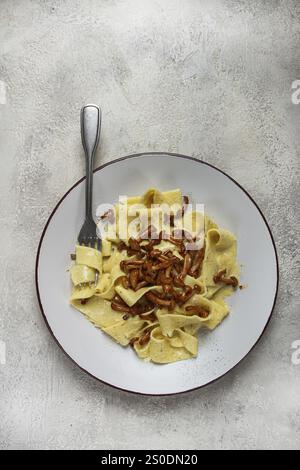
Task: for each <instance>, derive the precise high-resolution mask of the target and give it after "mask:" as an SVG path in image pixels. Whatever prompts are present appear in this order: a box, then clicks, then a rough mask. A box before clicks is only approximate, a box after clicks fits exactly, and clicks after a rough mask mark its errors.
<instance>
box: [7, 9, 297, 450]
mask: <svg viewBox="0 0 300 470" xmlns="http://www.w3.org/2000/svg"><path fill="white" fill-rule="evenodd" d="M299 40H300V4H299V2H298V1H297V0H285V1H283V0H282V1H279V0H273V1H271V0H266V1H263V2H260V1H258V0H255V1H251V2H248V1H245V0H239V1H231V0H230V1H225V0H206V1H204V0H185V1H182V0H163V1H160V2H159V1H154V0H139V1H138V2H137V1H136V0H86V1H84V2H83V1H79V0H72V1H71V0H63V1H60V0H31V1H26V0H14V1H11V0H1V2H0V81H1V93H2V94H1V100H0V157H1V158H0V182H1V186H0V188H1V189H0V191H1V225H0V235H1V254H0V257H1V281H2V282H1V285H0V302H1V310H0V341H1V351H2V352H3V351H5V350H6V361H4V360H3V357H1V363H0V390H1V395H0V447H1V448H3V449H5V448H9V449H13V448H17V449H20V448H25V449H29V448H34V449H39V448H50V449H54V448H59V449H68V448H86V449H125V448H133V449H139V448H145V447H146V448H148V449H151V448H162V449H176V448H177V449H193V448H197V449H198V448H199V449H204V448H226V449H235V448H244V449H247V448H250V449H257V448H266V449H279V448H286V449H295V448H299V447H300V365H298V366H297V365H294V364H293V363H292V361H291V356H292V352H293V350H292V348H291V345H292V343H293V342H294V341H296V340H299V339H300V296H299V290H300V283H299V264H300V256H299V244H298V238H297V233H298V234H299V228H300V224H299V207H298V206H299V194H300V184H299V166H300V165H299V154H300V137H299V128H300V105H295V104H293V103H292V100H291V95H292V88H291V86H292V83H293V82H294V81H295V80H297V79H300V65H299V64H300V61H299V58H300V57H299V56H300V47H299ZM3 90H4V91H3ZM87 102H95V103H98V104H100V105H101V107H102V109H103V127H102V138H101V147H100V149H99V152H98V156H97V164H100V163H102V162H107V161H109V160H112V159H114V158H116V157H119V156H122V155H126V154H130V153H136V152H140V151H152V150H163V151H174V152H179V153H185V154H188V155H192V156H196V157H199V158H201V159H204V160H206V161H208V162H210V163H212V164H215V165H217V166H219V167H220V168H221V169H223V170H225V171H226V172H228V173H229V174H230V175H232V176H233V177H234V178H235V179H237V180H238V181H239V182H240V183H241V184H242V185H243V186H244V187H245V188H246V189H247V190H248V191H249V192H250V193H251V194H252V195H253V197H254V198H255V199H256V201H257V202H258V204H259V205H260V207H261V208H262V210H263V212H264V213H265V215H266V217H267V219H268V221H269V223H270V226H271V228H272V230H273V234H274V237H275V241H276V244H277V248H278V254H279V260H280V270H281V284H280V291H279V297H278V302H277V306H276V309H275V311H274V316H273V319H272V321H271V323H270V325H269V327H268V329H267V331H266V333H265V335H264V337H263V338H262V340H261V341H260V343H259V345H258V346H257V347H256V348H255V349H254V351H253V352H252V353H251V354H250V355H249V356H248V357H247V358H246V359H245V360H244V361H243V363H242V364H240V365H239V366H238V367H237V368H236V369H234V370H233V371H232V372H231V373H229V374H228V375H227V376H226V377H225V378H223V379H222V380H220V381H218V382H216V383H214V384H213V385H211V386H209V387H207V388H205V389H202V390H199V391H196V392H192V393H188V394H186V395H182V396H178V397H165V398H151V397H142V396H133V395H130V394H126V393H123V392H119V391H116V390H114V389H111V388H109V387H108V386H105V385H102V384H101V383H99V382H97V381H96V380H94V379H92V378H90V377H89V376H87V375H85V374H84V373H83V372H81V371H80V370H79V369H78V368H77V367H76V366H75V365H73V364H72V362H71V361H70V360H69V359H68V358H67V357H66V356H65V355H64V354H63V353H62V352H61V350H60V349H59V348H58V347H57V345H56V344H55V342H54V340H53V338H52V337H51V336H50V334H49V332H48V330H47V328H46V326H45V324H44V321H43V319H42V316H41V314H40V312H39V308H38V304H37V299H36V293H35V285H34V264H35V253H36V249H37V244H38V241H39V237H40V235H41V231H42V229H43V226H44V224H45V222H46V220H47V218H48V216H49V214H50V212H51V211H52V209H53V207H54V205H55V204H56V202H57V201H58V200H59V198H60V197H61V195H62V194H63V193H64V192H65V191H66V189H68V188H69V187H70V186H71V185H72V184H73V183H74V182H75V181H76V180H77V179H78V178H79V177H81V176H82V174H83V171H84V161H83V157H82V150H81V143H80V134H79V123H78V119H79V110H80V107H81V106H82V104H84V103H87ZM253 255H254V256H255V254H253ZM257 301H258V302H259V299H257ZM253 308H254V309H255V305H253ZM4 342H5V345H6V348H5V347H4V345H3V343H4ZM2 356H3V354H2ZM3 362H6V363H5V364H3Z"/></svg>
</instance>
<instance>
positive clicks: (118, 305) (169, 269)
mask: <svg viewBox="0 0 300 470" xmlns="http://www.w3.org/2000/svg"><path fill="white" fill-rule="evenodd" d="M189 208H190V205H189V200H188V198H187V197H186V196H182V194H181V191H180V190H179V189H175V190H171V191H166V192H160V191H158V190H157V189H154V188H151V189H149V190H148V191H146V193H145V194H144V195H142V196H137V197H131V198H128V199H127V200H126V204H125V203H123V202H119V203H118V204H116V205H115V206H114V207H113V209H110V210H109V211H107V212H106V213H105V214H103V215H102V217H101V220H100V224H101V235H102V250H101V252H100V251H98V250H96V249H94V248H92V247H88V246H79V245H77V246H76V250H75V254H74V255H72V259H73V261H74V263H73V265H72V266H71V268H70V276H71V281H72V285H73V288H72V294H71V298H70V302H71V304H72V305H73V306H74V307H75V308H76V309H77V310H79V311H80V312H82V313H83V314H84V315H85V316H86V318H87V319H88V320H89V321H90V322H92V323H93V324H94V325H95V326H96V327H99V328H101V330H102V331H104V332H105V333H106V334H108V335H109V336H111V337H112V338H113V339H114V340H115V341H116V342H117V343H119V344H120V345H122V346H128V345H130V346H132V347H133V348H134V350H135V352H136V353H137V355H138V356H139V357H140V358H141V359H144V360H148V361H152V362H155V363H161V364H164V363H170V362H175V361H179V360H183V359H190V358H193V357H196V356H197V353H198V336H197V333H198V330H199V329H200V328H207V329H209V330H213V329H214V328H216V326H218V325H219V324H220V323H221V322H222V320H223V319H224V318H225V317H226V316H227V315H228V313H229V307H228V305H227V304H226V303H225V298H226V297H227V296H230V295H232V294H233V293H234V291H235V290H236V289H237V287H238V285H239V267H238V264H237V261H236V252H237V242H236V238H235V236H234V235H233V234H232V233H231V232H229V231H228V230H225V229H222V228H219V227H218V226H217V224H216V223H215V222H214V221H213V220H212V219H210V218H209V217H208V216H207V215H204V213H203V212H202V211H200V212H199V211H194V210H189ZM124 217H125V218H124ZM149 220H150V222H149ZM124 221H125V222H124ZM112 225H113V226H114V231H112V230H111V227H112Z"/></svg>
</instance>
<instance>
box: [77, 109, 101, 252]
mask: <svg viewBox="0 0 300 470" xmlns="http://www.w3.org/2000/svg"><path fill="white" fill-rule="evenodd" d="M80 124H81V139H82V145H83V148H84V153H85V161H86V182H85V221H84V224H83V226H82V227H81V230H80V232H79V235H78V243H79V244H80V245H86V246H91V247H92V248H98V250H101V247H102V241H101V238H99V237H98V235H97V225H96V224H95V221H94V219H93V214H92V202H93V167H94V157H95V153H96V149H97V146H98V142H99V137H100V129H101V109H100V108H99V106H96V105H95V104H87V105H86V106H83V108H82V109H81V113H80Z"/></svg>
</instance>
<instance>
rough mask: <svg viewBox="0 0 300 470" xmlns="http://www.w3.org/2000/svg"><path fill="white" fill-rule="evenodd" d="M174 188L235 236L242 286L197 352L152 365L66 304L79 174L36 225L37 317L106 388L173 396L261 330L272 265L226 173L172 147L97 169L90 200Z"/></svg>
mask: <svg viewBox="0 0 300 470" xmlns="http://www.w3.org/2000/svg"><path fill="white" fill-rule="evenodd" d="M150 186H156V187H157V188H159V189H161V190H167V189H171V188H176V187H179V188H181V189H182V192H183V194H187V195H189V196H191V198H192V199H193V200H194V201H195V202H198V203H204V204H205V210H206V212H207V213H208V214H209V215H211V216H212V217H213V218H215V220H216V221H217V222H218V224H220V226H221V227H224V228H228V229H229V230H231V231H232V232H233V233H235V234H236V236H237V239H238V260H239V262H240V264H241V265H242V266H243V267H242V279H241V281H242V283H243V284H246V285H247V288H245V289H243V290H241V291H238V292H237V293H236V295H234V296H232V297H231V298H230V301H229V303H230V307H231V313H230V315H229V316H228V317H227V318H226V319H225V320H224V321H223V322H222V324H221V325H220V326H219V327H218V328H216V329H215V330H214V331H212V332H203V333H200V338H199V355H198V357H197V358H196V359H191V360H188V361H181V362H176V363H173V364H166V365H156V364H151V363H146V362H143V361H142V360H140V359H139V358H138V357H137V355H136V354H135V353H134V351H133V350H132V349H131V348H129V347H128V348H123V347H121V346H119V345H118V344H117V343H115V342H114V341H113V340H112V339H111V338H110V337H108V336H106V335H105V334H104V333H102V332H101V331H100V330H98V329H96V328H95V327H94V326H93V325H92V324H90V323H89V322H88V321H87V320H86V319H85V318H84V317H83V316H82V314H80V312H78V311H76V310H74V309H73V308H72V307H71V306H70V305H69V301H68V299H69V294H70V280H69V273H68V272H67V268H68V266H69V264H70V253H72V252H73V251H74V245H75V244H76V239H77V234H78V233H79V230H80V227H81V225H82V221H83V217H84V180H83V179H82V180H80V181H78V182H77V183H76V184H75V185H74V186H73V187H72V188H71V189H70V190H69V191H68V192H67V193H66V194H65V195H64V196H63V198H62V199H61V200H60V202H59V203H58V205H57V206H56V207H55V209H54V211H53V212H52V214H51V216H50V218H49V220H48V222H47V224H46V226H45V229H44V231H43V234H42V237H41V240H40V244H39V248H38V254H37V260H36V285H37V293H38V299H39V303H40V307H41V310H42V313H43V315H44V318H45V321H46V323H47V325H48V327H49V329H50V331H51V332H52V334H53V335H54V337H55V338H56V340H57V342H58V343H59V345H60V346H61V347H62V349H63V350H64V351H65V353H66V354H67V355H68V356H69V357H70V358H72V359H73V361H75V362H76V363H77V364H78V365H79V366H80V367H81V368H82V369H84V370H85V371H86V372H88V373H89V374H91V375H92V376H94V377H96V378H97V379H99V380H101V381H103V382H105V383H107V384H109V385H112V386H114V387H117V388H120V389H123V390H127V391H130V392H136V393H143V394H153V395H161V394H175V393H180V392H185V391H188V390H192V389H195V388H198V387H201V386H203V385H206V384H208V383H210V382H212V381H214V380H216V379H218V378H219V377H221V376H222V375H224V374H225V373H226V372H228V371H229V370H230V369H232V368H233V367H234V366H235V365H236V364H238V363H239V362H240V361H241V360H242V359H243V358H244V357H245V356H246V355H247V354H248V353H249V351H250V350H251V349H252V348H253V346H254V345H255V344H256V342H257V341H258V339H259V338H260V336H261V335H262V333H263V331H264V329H265V327H266V325H267V323H268V321H269V319H270V316H271V314H272V310H273V307H274V304H275V299H276V294H277V285H278V262H277V255H276V249H275V245H274V241H273V238H272V235H271V232H270V229H269V227H268V225H267V222H266V220H265V219H264V217H263V215H262V213H261V211H260V210H259V208H258V207H257V205H256V204H255V202H254V201H253V200H252V199H251V197H250V196H249V195H248V194H247V193H246V191H245V190H244V189H243V188H241V186H239V185H238V183H236V182H235V181H234V180H233V179H232V178H230V177H229V176H227V175H226V174H224V173H223V172H221V171H220V170H218V169H217V168H215V167H212V166H211V165H208V164H207V163H204V162H201V161H199V160H196V159H193V158H190V157H186V156H181V155H170V154H158V153H157V154H153V153H152V154H143V155H133V156H130V157H125V158H121V159H119V160H116V161H113V162H111V163H108V164H106V165H104V166H102V167H100V168H98V169H97V170H96V171H95V174H94V203H95V206H97V205H98V204H100V203H101V202H112V203H113V202H115V201H117V200H118V197H119V195H125V194H126V195H135V194H141V193H143V192H144V191H145V190H146V189H147V188H148V187H150Z"/></svg>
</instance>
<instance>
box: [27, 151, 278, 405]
mask: <svg viewBox="0 0 300 470" xmlns="http://www.w3.org/2000/svg"><path fill="white" fill-rule="evenodd" d="M151 155H157V156H158V155H161V156H163V155H167V156H170V157H174V158H182V159H187V160H191V161H194V162H196V163H199V164H201V165H207V166H209V167H211V168H213V169H214V170H216V171H218V172H219V173H222V174H223V175H224V176H226V177H227V178H229V179H230V180H231V181H232V182H233V183H234V184H236V185H237V186H238V187H239V188H240V189H241V190H242V191H243V192H244V193H245V194H246V196H247V197H248V198H249V199H250V201H251V202H252V203H253V204H254V205H255V207H256V208H257V210H258V212H259V213H260V215H261V217H262V219H263V221H264V223H265V225H266V227H267V229H268V232H269V235H270V238H271V242H272V245H273V248H274V254H275V260H276V290H275V295H274V300H273V305H272V308H271V311H270V314H269V316H268V319H267V321H266V324H265V326H264V328H263V330H262V332H261V334H260V336H259V337H258V338H257V340H256V342H255V343H254V344H253V346H252V347H251V348H250V349H249V351H248V352H247V353H246V354H245V355H244V356H243V357H242V358H241V359H240V360H239V361H238V362H237V363H236V364H234V366H232V367H231V368H230V369H228V370H227V371H226V372H224V373H223V374H221V375H219V376H218V377H216V378H215V379H213V380H210V381H209V382H207V383H205V384H203V385H199V386H197V387H192V388H189V389H187V390H181V391H179V392H169V393H147V392H139V391H135V390H128V389H126V388H122V387H119V386H117V385H114V384H111V383H109V382H106V381H105V380H102V379H100V378H99V377H96V376H95V375H93V374H92V373H91V372H89V371H88V370H86V369H85V368H84V367H82V366H80V365H79V364H78V363H77V362H76V361H75V359H73V358H72V357H71V356H70V355H69V354H68V353H67V351H66V350H65V349H64V347H63V346H62V344H61V343H60V342H59V341H58V339H57V338H56V336H55V334H54V333H53V331H52V328H51V327H50V325H49V322H48V319H47V316H46V314H45V312H44V308H43V304H42V301H41V297H40V291H39V278H38V268H39V259H40V253H41V247H42V243H43V239H44V236H45V234H46V231H47V228H48V226H49V224H50V222H51V220H52V217H53V216H54V214H55V213H56V211H57V209H58V208H59V206H60V205H61V203H62V202H63V201H64V199H65V198H66V197H67V196H68V194H69V193H70V192H71V191H72V190H73V189H74V188H76V186H78V185H79V184H80V183H82V182H83V181H84V180H85V178H86V177H85V176H83V177H82V178H80V179H79V180H78V181H76V183H74V184H73V185H72V186H71V187H70V188H69V189H68V190H67V191H66V192H65V193H64V194H63V196H62V197H61V198H60V199H59V201H58V202H57V204H56V205H55V207H54V209H53V210H52V212H51V213H50V215H49V217H48V219H47V222H46V224H45V226H44V228H43V231H42V234H41V237H40V240H39V243H38V249H37V252H36V259H35V287H36V294H37V299H38V303H39V307H40V312H41V314H42V317H43V319H44V321H45V323H46V326H47V328H48V330H49V332H50V334H51V336H52V337H53V338H54V340H55V342H56V343H57V344H58V346H59V347H60V349H61V350H62V351H63V352H64V354H65V355H66V356H67V357H68V358H69V359H70V360H71V361H72V362H73V364H76V366H77V367H79V368H80V369H81V370H82V371H83V372H85V373H86V374H88V375H89V376H90V377H93V378H94V379H96V380H97V381H99V382H101V383H102V384H105V385H108V386H110V387H113V388H115V389H116V390H121V391H122V392H127V393H131V394H134V395H142V396H153V397H159V396H161V397H165V396H174V395H182V394H184V393H188V392H193V391H195V390H199V389H202V388H204V387H207V386H208V385H211V384H213V383H214V382H216V381H217V380H220V379H221V378H223V377H225V376H226V375H227V374H229V373H230V372H231V371H232V370H233V369H235V368H236V367H237V366H238V365H239V364H241V362H242V361H243V360H244V359H246V357H247V356H248V355H249V354H250V353H251V351H252V350H253V349H254V348H255V347H256V345H257V344H258V343H259V341H260V340H261V338H262V336H263V335H264V333H265V331H266V329H267V327H268V325H269V323H270V320H271V318H272V316H273V313H274V308H275V305H276V300H277V296H278V288H279V261H278V253H277V248H276V244H275V240H274V237H273V234H272V231H271V229H270V226H269V224H268V221H267V219H266V217H265V216H264V214H263V212H262V210H261V209H260V207H259V206H258V204H257V203H256V201H255V200H254V199H253V197H252V196H251V195H250V194H249V193H248V191H247V190H246V189H245V188H244V187H243V186H242V185H241V184H240V183H238V182H237V181H236V180H235V179H234V178H233V177H232V176H230V175H228V174H227V173H225V171H223V170H221V169H220V168H218V167H216V166H214V165H212V164H211V163H208V162H206V161H204V160H200V159H198V158H196V157H191V156H188V155H184V154H181V153H173V152H157V151H155V152H141V153H134V154H130V155H126V156H124V157H119V158H117V159H114V160H111V161H109V162H106V163H103V164H102V165H100V166H98V167H97V168H95V169H94V170H93V173H97V172H98V171H101V170H102V169H103V168H105V167H106V166H109V165H113V164H114V163H118V162H120V161H123V160H128V159H130V158H139V157H147V156H151Z"/></svg>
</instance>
